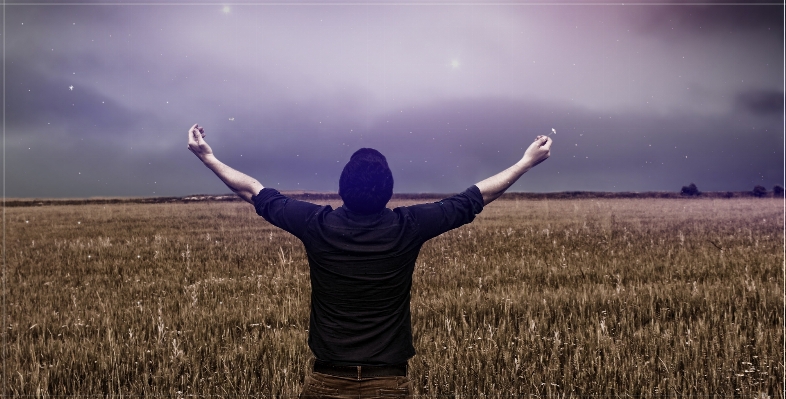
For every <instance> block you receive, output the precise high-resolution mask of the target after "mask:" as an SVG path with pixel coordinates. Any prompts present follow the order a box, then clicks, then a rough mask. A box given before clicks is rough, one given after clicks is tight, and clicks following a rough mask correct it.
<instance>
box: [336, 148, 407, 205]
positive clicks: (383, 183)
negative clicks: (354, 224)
mask: <svg viewBox="0 0 786 399" xmlns="http://www.w3.org/2000/svg"><path fill="white" fill-rule="evenodd" d="M338 195H340V196H341V199H342V200H343V201H344V205H345V206H346V207H348V208H349V209H350V210H352V211H353V212H357V213H363V214H371V213H376V212H379V211H381V210H383V209H385V205H387V203H388V201H390V197H392V196H393V173H391V172H390V168H389V167H388V162H387V160H386V159H385V156H384V155H382V154H381V153H380V152H379V151H377V150H375V149H372V148H361V149H359V150H357V151H355V153H354V154H352V157H350V158H349V162H347V164H346V166H344V170H343V171H342V172H341V178H340V179H339V181H338Z"/></svg>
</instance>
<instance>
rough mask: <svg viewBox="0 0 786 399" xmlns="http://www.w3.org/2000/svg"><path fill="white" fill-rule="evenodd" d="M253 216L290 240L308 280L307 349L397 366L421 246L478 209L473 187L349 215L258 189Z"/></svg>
mask: <svg viewBox="0 0 786 399" xmlns="http://www.w3.org/2000/svg"><path fill="white" fill-rule="evenodd" d="M252 201H253V203H254V207H255V209H256V211H257V214H259V215H260V216H262V217H263V218H265V220H267V221H268V222H270V223H271V224H273V225H274V226H277V227H280V228H282V229H284V230H286V231H288V232H290V233H292V234H294V235H295V236H296V237H298V238H299V239H300V240H301V241H302V242H303V245H304V247H305V249H306V255H307V258H308V263H309V269H310V279H311V313H310V321H309V338H308V342H309V347H310V348H311V350H312V352H313V353H314V355H315V356H316V357H317V358H318V359H321V360H325V361H329V362H333V363H336V364H343V365H361V366H362V365H385V364H398V363H403V362H405V361H406V360H407V359H409V358H410V357H412V356H413V355H414V354H415V349H414V347H413V345H412V326H411V311H410V298H411V292H410V291H411V288H412V272H413V271H414V268H415V262H416V260H417V257H418V254H419V252H420V249H421V246H422V245H423V243H425V242H426V241H428V240H429V239H431V238H433V237H436V236H438V235H439V234H442V233H444V232H446V231H448V230H451V229H454V228H457V227H459V226H461V225H463V224H466V223H470V222H471V221H472V220H473V219H474V217H475V215H476V214H478V213H480V212H481V211H482V209H483V197H482V195H481V194H480V190H478V188H477V187H476V186H472V187H470V188H469V189H467V190H465V191H464V192H463V193H460V194H457V195H454V196H452V197H449V198H445V199H443V200H441V201H438V202H434V203H427V204H418V205H411V206H403V207H398V208H395V209H393V210H390V209H385V210H384V211H382V212H380V213H379V214H376V215H362V214H355V213H353V212H351V211H349V210H347V209H346V208H345V207H343V206H342V207H339V208H337V209H335V210H334V209H333V208H332V207H330V206H320V205H316V204H312V203H309V202H305V201H299V200H295V199H291V198H288V197H286V196H284V195H282V194H281V193H279V192H278V191H277V190H275V189H268V188H265V189H262V190H261V191H260V192H259V194H258V195H256V196H254V197H253V198H252Z"/></svg>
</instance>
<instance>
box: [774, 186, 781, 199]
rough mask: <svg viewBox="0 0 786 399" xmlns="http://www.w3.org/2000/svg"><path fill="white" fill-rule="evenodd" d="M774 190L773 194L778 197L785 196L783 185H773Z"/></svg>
mask: <svg viewBox="0 0 786 399" xmlns="http://www.w3.org/2000/svg"><path fill="white" fill-rule="evenodd" d="M772 192H773V194H775V196H776V197H783V187H781V186H775V187H773V188H772Z"/></svg>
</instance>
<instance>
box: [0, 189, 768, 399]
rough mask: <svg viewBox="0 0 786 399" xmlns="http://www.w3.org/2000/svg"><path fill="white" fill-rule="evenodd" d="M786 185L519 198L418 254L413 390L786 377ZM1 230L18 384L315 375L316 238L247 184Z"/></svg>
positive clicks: (277, 383)
mask: <svg viewBox="0 0 786 399" xmlns="http://www.w3.org/2000/svg"><path fill="white" fill-rule="evenodd" d="M405 203H411V202H407V201H397V202H395V203H392V204H390V206H391V207H393V206H398V205H401V204H405ZM332 205H334V206H336V205H338V204H335V203H333V204H332ZM783 205H784V203H783V200H782V199H755V198H733V199H596V200H593V199H580V200H572V199H565V200H505V199H504V197H503V199H501V200H498V201H496V202H494V203H493V204H491V205H489V206H488V207H487V208H486V209H485V210H484V211H483V213H481V214H480V215H478V217H477V219H476V220H475V221H474V222H473V223H472V224H470V225H467V226H464V227H461V228H459V229H456V230H453V231H450V232H448V233H446V234H444V235H442V236H440V237H437V238H435V239H433V240H431V241H429V242H427V243H426V245H424V247H423V250H422V252H421V254H420V257H419V258H418V261H417V266H416V270H415V276H414V282H413V289H412V313H413V314H412V317H413V332H414V336H415V348H416V350H417V352H418V354H417V355H416V356H415V357H414V358H413V359H412V360H411V361H410V377H411V378H412V379H413V381H414V385H415V390H416V394H417V395H420V396H424V397H438V396H454V397H474V396H484V397H586V396H626V397H627V396H648V397H659V396H698V397H720V396H737V397H756V398H767V397H771V398H783V397H784V393H783V390H784V382H783V381H784V380H783V378H784V354H783V349H784V334H783V331H784V330H783V325H784V319H783V315H784V300H783V290H784V285H783V278H784V255H783V254H784V233H783V232H784V207H783ZM4 250H5V253H4V256H5V268H4V287H5V290H4V298H3V300H4V302H3V326H2V329H3V332H2V337H3V344H4V345H3V355H4V358H3V376H2V377H3V387H2V389H3V391H2V392H3V395H4V396H35V397H55V396H57V397H63V396H81V395H90V396H105V397H106V396H112V397H121V396H141V395H145V396H169V397H188V396H243V397H286V396H296V395H297V394H298V392H299V389H300V384H301V382H302V381H303V378H304V374H305V371H306V368H307V367H308V364H309V361H310V360H311V354H310V352H309V349H308V346H307V343H306V339H307V334H308V333H307V328H308V311H309V309H308V308H309V297H310V288H309V273H308V265H307V260H306V257H305V252H304V250H303V247H302V244H300V242H299V241H298V240H297V239H296V238H294V237H293V236H291V235H289V234H288V233H286V232H283V231H280V230H277V229H276V228H274V227H272V226H271V225H269V224H268V223H267V222H265V221H264V220H263V219H262V218H260V217H258V216H257V215H256V214H255V213H254V210H253V208H252V207H251V206H250V205H248V204H245V203H237V202H232V203H217V202H202V203H188V204H182V203H175V204H111V205H79V206H72V205H61V206H39V207H33V206H29V207H9V208H5V246H4Z"/></svg>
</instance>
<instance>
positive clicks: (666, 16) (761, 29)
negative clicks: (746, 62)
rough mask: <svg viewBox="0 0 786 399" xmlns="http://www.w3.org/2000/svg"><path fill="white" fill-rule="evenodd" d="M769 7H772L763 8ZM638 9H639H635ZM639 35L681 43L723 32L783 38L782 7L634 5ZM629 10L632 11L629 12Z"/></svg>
mask: <svg viewBox="0 0 786 399" xmlns="http://www.w3.org/2000/svg"><path fill="white" fill-rule="evenodd" d="M763 3H770V4H763ZM636 7H638V8H636ZM630 8H634V9H635V11H634V12H633V13H632V15H635V17H634V18H633V19H632V21H635V23H633V24H632V25H631V26H632V27H633V28H634V29H636V30H637V31H639V32H643V33H647V34H653V35H657V36H660V37H664V38H671V39H675V40H676V39H679V38H680V37H684V35H685V34H691V35H714V34H717V33H721V32H731V31H734V32H754V33H764V34H768V35H769V34H771V35H773V37H776V38H777V37H782V35H783V5H782V3H780V2H777V1H774V0H773V1H763V2H757V4H755V5H743V4H739V2H734V4H723V3H722V2H719V3H718V4H713V5H695V4H675V5H639V6H637V5H635V4H634V5H631V7H630ZM628 10H629V9H628Z"/></svg>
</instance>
